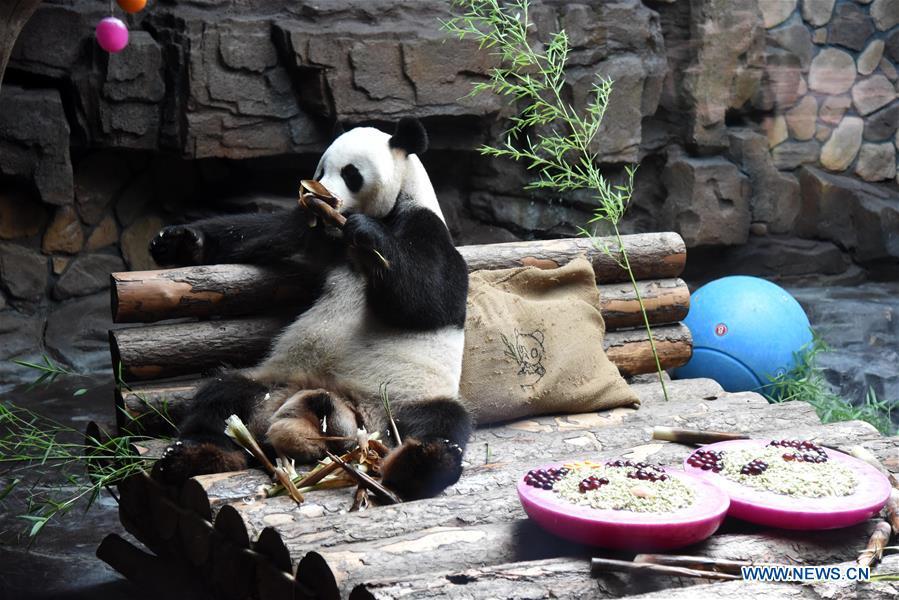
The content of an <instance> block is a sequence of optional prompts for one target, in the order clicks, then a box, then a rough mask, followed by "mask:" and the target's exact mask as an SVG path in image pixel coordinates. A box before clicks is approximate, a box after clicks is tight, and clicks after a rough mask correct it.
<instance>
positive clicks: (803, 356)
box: [762, 331, 896, 435]
mask: <svg viewBox="0 0 899 600" xmlns="http://www.w3.org/2000/svg"><path fill="white" fill-rule="evenodd" d="M830 350H831V348H830V347H829V346H828V345H827V343H826V342H825V341H824V340H823V339H821V337H820V336H819V335H818V334H817V333H815V332H814V331H813V332H812V341H811V342H809V343H808V344H807V345H805V346H804V347H803V348H801V349H800V350H799V352H796V353H795V354H794V362H795V366H794V367H793V368H792V369H790V370H789V371H787V372H786V373H783V374H781V375H778V376H777V377H773V378H771V383H770V384H769V385H767V386H766V387H765V389H764V390H762V391H763V392H764V394H765V395H766V396H767V397H768V399H769V400H770V401H772V402H790V401H794V400H801V401H804V402H808V403H809V404H811V405H812V406H813V407H814V408H815V412H817V413H818V417H819V418H820V419H821V422H823V423H834V422H837V421H855V420H858V421H865V422H867V423H870V424H871V425H873V426H874V427H876V428H877V430H878V431H880V432H881V433H883V434H884V435H894V434H895V433H896V426H895V425H894V424H893V421H892V410H893V407H892V404H890V403H889V402H887V401H885V400H880V399H879V398H878V397H877V393H876V392H875V391H874V389H873V388H871V387H869V388H868V391H867V393H866V394H865V397H864V398H863V399H862V400H861V402H859V403H855V404H853V403H852V402H850V401H849V400H846V399H845V398H842V397H840V396H838V395H837V394H835V393H834V392H833V391H832V390H831V388H830V386H829V385H828V383H827V380H826V379H825V378H824V374H823V373H822V372H821V369H820V368H819V367H818V366H817V358H818V356H820V355H821V354H823V353H825V352H830Z"/></svg>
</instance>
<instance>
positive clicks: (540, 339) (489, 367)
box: [461, 258, 640, 423]
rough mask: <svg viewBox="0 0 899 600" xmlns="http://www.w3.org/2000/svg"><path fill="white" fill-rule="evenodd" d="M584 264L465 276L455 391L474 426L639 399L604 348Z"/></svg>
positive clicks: (591, 282) (590, 275) (602, 327)
mask: <svg viewBox="0 0 899 600" xmlns="http://www.w3.org/2000/svg"><path fill="white" fill-rule="evenodd" d="M605 329H606V328H605V323H604V322H603V320H602V315H601V314H600V312H599V290H598V289H597V288H596V279H595V276H594V274H593V268H592V266H591V265H590V263H589V262H588V261H587V260H586V259H583V258H579V259H576V260H573V261H571V262H570V263H568V264H567V265H565V266H564V267H560V268H558V269H538V268H536V267H521V268H516V269H504V270H498V271H476V272H474V273H472V274H471V277H470V279H469V290H468V316H467V319H466V322H465V354H464V355H463V359H462V385H461V396H462V401H463V402H464V403H465V405H466V407H467V408H468V409H469V410H470V411H471V413H472V415H473V417H474V418H475V420H476V421H477V422H478V423H491V422H494V421H505V420H508V419H515V418H519V417H525V416H530V415H539V414H547V413H571V412H591V411H596V410H602V409H608V408H614V407H617V406H637V405H639V403H640V401H639V399H638V398H637V397H636V395H634V393H633V392H632V391H631V389H630V388H629V387H628V385H627V383H625V381H624V379H623V378H622V377H621V375H620V374H619V373H618V368H617V367H616V366H615V365H614V364H612V362H611V361H609V359H608V357H606V353H605V350H603V345H602V341H603V336H604V335H605Z"/></svg>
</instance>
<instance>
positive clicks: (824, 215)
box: [796, 166, 899, 262]
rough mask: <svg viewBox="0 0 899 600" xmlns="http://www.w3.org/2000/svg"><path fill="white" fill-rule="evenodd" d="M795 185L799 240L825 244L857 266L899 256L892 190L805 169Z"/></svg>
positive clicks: (898, 206) (897, 209)
mask: <svg viewBox="0 0 899 600" xmlns="http://www.w3.org/2000/svg"><path fill="white" fill-rule="evenodd" d="M799 182H800V186H801V189H802V207H801V210H800V214H799V219H798V220H797V225H796V227H797V233H798V234H799V235H801V236H803V237H810V238H817V239H824V240H830V241H832V242H834V243H836V244H838V245H839V246H840V247H842V248H846V249H847V250H849V251H850V252H851V253H852V255H853V258H854V259H855V260H857V261H861V262H867V261H874V260H884V259H890V260H892V259H894V258H895V257H896V256H899V240H897V238H896V235H895V231H896V228H897V227H899V203H897V202H896V193H895V192H894V191H890V190H889V188H884V187H882V186H876V185H872V184H868V183H864V182H862V181H860V180H859V179H857V178H855V177H845V176H842V175H833V174H829V173H826V172H824V171H821V170H819V169H816V168H814V167H808V166H805V167H802V169H800V171H799Z"/></svg>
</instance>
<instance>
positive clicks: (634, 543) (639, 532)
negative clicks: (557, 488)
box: [518, 464, 730, 552]
mask: <svg viewBox="0 0 899 600" xmlns="http://www.w3.org/2000/svg"><path fill="white" fill-rule="evenodd" d="M560 466H562V465H560V464H551V465H545V466H542V467H537V468H539V469H551V468H558V467H560ZM665 472H666V473H668V474H669V475H670V476H671V477H675V478H677V479H679V480H680V481H682V482H684V483H685V484H687V485H688V486H690V487H691V488H693V490H694V492H695V493H696V500H695V502H693V504H692V505H691V506H688V507H686V508H683V509H680V510H676V511H674V512H670V513H639V512H631V511H624V510H606V509H596V508H590V507H587V506H576V505H574V504H570V503H568V502H566V501H564V500H562V499H560V498H559V497H558V495H557V494H556V493H555V492H553V491H552V490H543V489H539V488H535V487H533V486H529V485H528V484H526V483H525V482H524V477H522V478H521V479H520V480H519V481H518V498H519V499H520V500H521V505H522V506H523V507H524V511H525V512H526V513H527V515H528V516H529V517H530V518H532V519H533V520H534V521H536V522H537V523H538V524H539V525H540V526H541V527H543V528H544V529H546V530H547V531H549V532H550V533H553V534H555V535H558V536H560V537H563V538H566V539H569V540H573V541H575V542H580V543H582V544H590V545H591V546H601V547H603V548H611V549H615V550H633V551H637V552H645V551H651V550H668V549H670V548H680V547H682V546H689V545H690V544H695V543H697V542H700V541H702V540H704V539H706V538H707V537H709V536H710V535H712V534H713V533H715V531H716V530H717V529H718V526H719V525H721V521H723V520H724V516H725V514H726V513H727V507H728V506H729V504H730V502H729V500H728V499H727V495H726V494H725V493H724V492H723V491H721V489H720V488H719V487H718V486H716V485H714V484H712V483H710V482H708V481H706V480H704V479H703V478H702V477H697V476H695V475H691V474H688V473H684V472H682V471H674V470H671V469H666V471H665Z"/></svg>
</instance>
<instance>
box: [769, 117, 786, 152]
mask: <svg viewBox="0 0 899 600" xmlns="http://www.w3.org/2000/svg"><path fill="white" fill-rule="evenodd" d="M762 129H763V130H764V131H765V136H766V139H767V140H768V147H769V148H774V147H775V146H777V145H778V144H782V143H784V142H785V141H787V140H788V139H790V132H789V130H788V129H787V120H786V118H784V116H783V115H777V116H776V117H765V118H764V119H763V120H762Z"/></svg>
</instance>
